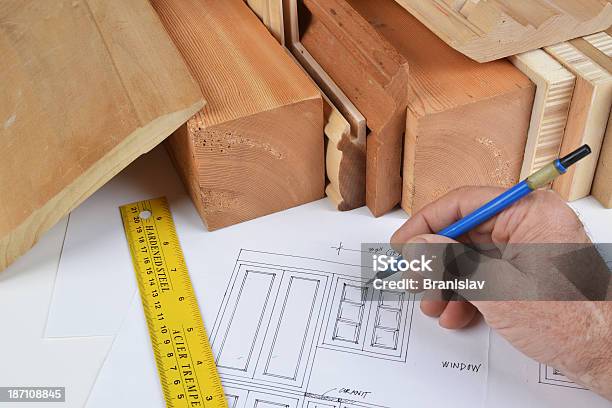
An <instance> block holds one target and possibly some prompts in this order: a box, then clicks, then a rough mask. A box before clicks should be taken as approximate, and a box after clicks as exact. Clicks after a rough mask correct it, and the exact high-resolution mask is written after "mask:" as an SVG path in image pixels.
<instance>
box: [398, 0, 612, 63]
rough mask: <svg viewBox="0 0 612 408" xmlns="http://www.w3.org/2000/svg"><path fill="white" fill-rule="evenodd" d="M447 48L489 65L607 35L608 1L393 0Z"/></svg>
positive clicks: (611, 15)
mask: <svg viewBox="0 0 612 408" xmlns="http://www.w3.org/2000/svg"><path fill="white" fill-rule="evenodd" d="M396 1H397V2H398V3H399V4H401V5H402V7H404V8H405V9H406V10H408V11H409V12H410V13H411V14H412V15H414V16H415V17H416V18H418V19H419V20H420V21H421V22H422V23H423V24H425V25H426V26H427V27H428V28H429V29H430V30H432V31H433V32H434V33H436V34H437V35H438V36H439V37H440V38H441V39H442V40H443V41H445V42H446V43H447V44H448V45H450V46H451V47H453V48H455V49H456V50H458V51H460V52H462V53H463V54H465V55H467V56H468V57H470V58H472V59H474V60H476V61H479V62H488V61H493V60H496V59H499V58H503V57H508V56H511V55H516V54H520V53H523V52H526V51H531V50H534V49H538V48H542V47H544V46H548V45H552V44H557V43H559V42H562V41H567V40H570V39H572V38H576V37H582V36H585V35H590V34H593V33H596V32H599V31H603V30H606V29H608V28H609V27H610V25H612V4H611V3H610V2H609V1H608V0H518V1H517V0H488V1H479V0H469V1H463V0H430V1H423V0H396Z"/></svg>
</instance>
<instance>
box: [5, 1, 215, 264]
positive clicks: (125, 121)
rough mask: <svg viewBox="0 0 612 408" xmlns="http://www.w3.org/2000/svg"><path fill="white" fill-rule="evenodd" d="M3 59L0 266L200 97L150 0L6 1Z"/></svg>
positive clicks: (189, 111)
mask: <svg viewBox="0 0 612 408" xmlns="http://www.w3.org/2000/svg"><path fill="white" fill-rule="evenodd" d="M144 39H146V41H144ZM0 51H1V53H2V58H0V76H1V82H2V86H1V87H0V122H1V124H0V135H1V137H0V145H1V147H0V150H2V152H3V160H2V161H0V196H1V197H2V200H1V201H2V205H1V206H0V270H2V269H4V268H5V267H6V266H7V265H8V264H10V263H11V262H12V261H13V260H14V259H16V258H17V257H18V256H19V255H21V254H22V253H24V252H25V251H26V250H28V249H29V248H30V247H31V246H32V245H33V244H34V243H35V242H36V241H37V240H38V239H39V237H40V236H41V235H42V234H43V233H44V232H45V231H47V230H48V229H49V228H51V227H52V226H53V225H54V224H55V223H56V222H57V221H59V220H60V219H61V218H62V217H63V216H65V215H66V214H67V213H68V212H70V211H71V210H72V209H73V208H74V207H76V206H77V205H78V204H79V203H81V202H82V201H83V200H85V199H86V198H87V197H88V196H89V195H91V194H92V193H93V192H94V191H95V190H96V189H98V188H99V187H100V186H102V185H103V184H104V183H106V182H107V181H108V180H109V179H110V178H112V177H113V176H114V175H115V174H117V173H118V172H119V171H120V170H122V169H123V168H124V167H126V166H127V165H128V164H129V163H130V162H131V161H133V160H134V159H136V158H137V157H138V156H140V155H141V154H143V153H145V152H147V151H149V150H150V149H152V148H153V147H154V146H156V145H157V144H159V143H160V142H161V141H162V140H163V139H164V138H165V137H167V136H168V135H169V134H170V133H172V132H173V131H174V130H175V129H177V128H178V127H179V126H180V125H181V124H183V123H184V122H185V121H186V120H187V119H189V117H191V116H192V115H193V114H194V113H195V112H197V111H198V110H199V109H201V108H202V106H204V101H203V98H202V94H201V93H200V91H199V89H198V86H197V84H196V83H195V81H194V80H193V78H192V77H191V75H190V73H189V71H188V69H187V67H186V66H185V64H184V62H183V61H182V59H181V56H180V54H179V53H178V51H177V49H176V47H175V46H174V45H173V44H172V41H171V40H170V38H168V36H167V34H166V33H165V30H164V27H163V26H162V25H161V24H160V21H159V19H158V17H157V15H156V14H155V12H154V11H153V9H152V8H151V6H150V5H149V3H148V2H147V1H146V0H134V1H130V2H122V1H115V0H113V1H101V0H88V1H74V0H71V1H64V0H60V1H38V2H21V1H12V0H11V1H6V2H4V3H3V6H2V7H0Z"/></svg>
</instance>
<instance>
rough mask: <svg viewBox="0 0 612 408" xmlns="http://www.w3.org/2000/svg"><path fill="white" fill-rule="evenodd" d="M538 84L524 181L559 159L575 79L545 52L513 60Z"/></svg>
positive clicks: (541, 51)
mask: <svg viewBox="0 0 612 408" xmlns="http://www.w3.org/2000/svg"><path fill="white" fill-rule="evenodd" d="M510 61H511V62H512V63H513V64H514V66H516V67H517V68H518V69H520V70H521V71H522V72H523V73H524V74H525V75H527V76H528V77H529V79H531V81H533V82H534V83H535V84H536V87H537V88H536V96H535V101H534V103H533V112H532V114H531V122H530V125H529V134H528V136H527V145H526V146H525V155H524V158H523V166H522V168H521V175H520V179H521V180H523V179H525V178H527V177H528V176H529V175H531V174H533V173H535V172H536V171H538V170H539V169H541V168H542V167H543V166H545V165H547V164H548V163H551V162H552V161H553V160H555V159H556V158H558V157H559V151H560V150H561V143H562V142H563V135H564V134H565V126H566V125H567V119H568V115H569V108H570V104H571V102H572V95H573V94H574V86H575V85H576V76H574V74H572V73H571V72H569V71H568V70H567V69H565V68H564V67H563V66H562V65H561V64H559V63H558V62H557V61H556V60H555V59H554V58H553V57H551V56H550V55H548V54H547V53H546V52H544V51H543V50H534V51H529V52H526V53H523V54H518V55H515V56H512V57H510Z"/></svg>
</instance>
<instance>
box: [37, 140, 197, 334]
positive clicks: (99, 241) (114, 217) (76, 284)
mask: <svg viewBox="0 0 612 408" xmlns="http://www.w3.org/2000/svg"><path fill="white" fill-rule="evenodd" d="M182 194H184V193H183V187H182V185H181V182H180V180H179V179H178V177H177V176H176V173H175V172H174V170H173V168H172V164H171V163H170V160H169V158H168V156H167V154H166V152H165V150H163V147H161V146H160V147H158V148H156V149H154V150H153V151H152V152H151V153H149V154H147V155H145V156H143V157H141V158H139V159H138V160H136V161H135V162H134V163H133V164H132V165H130V166H129V167H128V168H126V169H125V170H124V171H123V172H122V173H121V174H120V175H118V176H117V177H115V178H113V179H112V180H111V181H109V182H108V183H107V184H106V185H105V186H103V187H102V188H101V189H100V190H98V191H97V192H96V193H94V194H93V195H92V196H91V197H90V198H88V199H87V200H86V201H85V202H84V203H83V204H81V205H80V206H79V207H77V208H76V209H75V210H74V211H73V212H72V213H71V214H70V218H69V222H68V229H67V233H66V241H65V243H64V249H63V252H62V257H61V260H60V264H59V268H58V274H57V279H56V281H55V290H54V295H53V299H52V302H51V306H50V308H49V317H48V321H47V327H46V331H45V336H46V337H72V336H114V335H115V334H116V333H117V331H118V330H119V327H120V326H121V322H122V321H123V318H124V317H125V313H126V311H127V310H128V307H129V305H130V302H131V300H132V297H133V295H134V293H135V290H136V280H135V278H134V271H133V268H132V264H131V263H130V254H129V250H128V247H127V244H126V241H125V236H124V233H123V227H122V224H121V218H120V217H119V208H118V207H119V206H120V205H123V204H127V203H129V202H133V201H139V200H144V199H147V198H154V197H158V196H162V195H166V196H168V197H176V196H177V195H182ZM200 225H201V224H200ZM109 294H112V296H110V297H109ZM109 300H110V301H109Z"/></svg>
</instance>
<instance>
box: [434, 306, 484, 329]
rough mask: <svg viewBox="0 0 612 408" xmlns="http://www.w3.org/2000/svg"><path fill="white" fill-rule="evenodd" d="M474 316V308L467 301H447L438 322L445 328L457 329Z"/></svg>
mask: <svg viewBox="0 0 612 408" xmlns="http://www.w3.org/2000/svg"><path fill="white" fill-rule="evenodd" d="M474 316H476V308H475V307H474V305H472V304H471V303H468V302H448V305H447V306H446V308H444V311H443V312H442V314H441V315H440V319H439V320H438V323H439V324H440V326H442V327H444V328H445V329H451V330H457V329H463V328H464V327H466V326H467V325H468V324H470V322H471V321H472V320H473V319H474Z"/></svg>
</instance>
